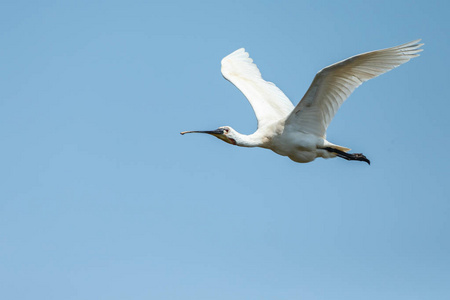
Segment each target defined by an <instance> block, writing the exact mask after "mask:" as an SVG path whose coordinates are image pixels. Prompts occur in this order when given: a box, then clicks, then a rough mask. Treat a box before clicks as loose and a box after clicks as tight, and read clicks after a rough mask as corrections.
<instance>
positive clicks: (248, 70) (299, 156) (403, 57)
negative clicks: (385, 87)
mask: <svg viewBox="0 0 450 300" xmlns="http://www.w3.org/2000/svg"><path fill="white" fill-rule="evenodd" d="M419 41H420V40H416V41H413V42H410V43H406V44H403V45H400V46H397V47H392V48H388V49H383V50H378V51H372V52H367V53H364V54H360V55H357V56H353V57H350V58H348V59H346V60H344V61H341V62H338V63H336V64H333V65H331V66H328V67H326V68H324V69H322V70H321V71H319V72H318V73H317V75H316V76H315V78H314V80H313V82H312V84H311V86H310V87H309V89H308V91H307V92H306V94H305V96H304V97H303V99H302V100H301V101H300V102H299V104H298V105H297V106H296V107H294V106H293V105H292V102H291V101H290V100H289V99H288V98H287V97H286V96H285V95H284V94H283V92H282V91H281V90H280V89H278V88H277V87H276V86H275V84H273V83H271V82H267V81H265V80H264V79H262V77H261V73H260V72H259V70H258V68H257V66H256V65H255V64H254V63H253V60H252V59H251V58H249V55H248V53H247V52H245V50H244V49H243V48H241V49H239V50H236V51H235V52H233V53H231V54H230V55H228V56H226V57H225V58H224V59H223V60H222V74H223V76H224V77H225V78H226V79H227V80H229V81H230V82H232V83H233V84H234V85H235V86H236V87H237V88H239V89H240V90H241V91H242V92H243V93H244V95H245V96H246V97H247V99H248V100H249V102H250V104H251V105H252V107H253V110H254V111H255V114H256V118H257V120H258V129H257V130H256V132H255V133H253V134H251V135H243V134H240V133H238V132H237V131H235V130H234V129H233V128H231V127H229V126H223V127H219V129H217V130H214V131H185V132H182V133H181V134H185V133H192V132H198V133H208V134H211V135H214V136H216V137H218V138H220V139H222V140H224V141H225V142H227V143H230V144H233V145H237V146H242V147H261V148H267V149H270V150H272V151H274V152H275V153H277V154H279V155H283V156H288V157H289V158H290V159H292V160H293V161H295V162H299V163H306V162H310V161H313V160H314V159H316V158H317V157H322V158H332V157H336V156H338V157H341V158H344V159H347V160H358V161H365V162H367V163H369V164H370V161H369V160H368V159H367V158H366V157H365V156H364V155H362V154H357V153H356V154H351V153H348V151H349V150H350V149H349V148H346V147H342V146H338V145H335V144H332V143H330V142H328V141H327V140H326V129H327V128H328V125H329V123H330V122H331V120H332V119H333V117H334V115H335V114H336V112H337V110H338V109H339V107H340V106H341V105H342V103H343V102H344V101H345V100H346V99H347V98H348V97H349V96H350V94H351V93H352V92H353V91H354V90H355V89H356V88H357V87H358V86H359V85H361V84H362V83H363V82H365V81H367V80H369V79H371V78H374V77H376V76H378V75H381V74H383V73H385V72H387V71H389V70H392V69H393V68H395V67H398V66H399V65H401V64H403V63H405V62H407V61H409V60H410V59H411V58H413V57H416V56H418V53H419V52H420V51H422V49H419V48H420V47H421V46H422V45H423V44H419V43H418V42H419Z"/></svg>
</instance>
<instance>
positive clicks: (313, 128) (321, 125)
mask: <svg viewBox="0 0 450 300" xmlns="http://www.w3.org/2000/svg"><path fill="white" fill-rule="evenodd" d="M419 42H420V40H415V41H412V42H409V43H406V44H403V45H400V46H396V47H392V48H387V49H383V50H377V51H372V52H367V53H363V54H360V55H356V56H353V57H350V58H348V59H346V60H343V61H340V62H338V63H335V64H333V65H331V66H328V67H326V68H324V69H322V70H321V71H319V73H317V75H316V77H315V78H314V80H313V82H312V84H311V86H310V87H309V89H308V91H307V92H306V94H305V96H303V99H302V100H301V101H300V103H299V104H298V105H297V106H296V107H295V109H294V111H293V112H292V113H291V115H290V116H289V117H288V119H287V120H286V125H287V126H295V129H296V130H299V131H302V132H307V133H312V134H315V135H317V136H321V137H325V132H326V130H327V128H328V125H329V124H330V122H331V120H332V119H333V117H334V115H335V114H336V112H337V110H338V109H339V107H340V106H341V105H342V103H344V101H345V100H346V99H347V98H348V97H349V96H350V94H351V93H352V92H353V91H354V90H355V89H356V88H357V87H358V86H360V85H361V84H362V83H363V82H365V81H367V80H369V79H371V78H374V77H377V76H378V75H381V74H383V73H386V72H387V71H390V70H392V69H394V68H396V67H398V66H400V65H401V64H404V63H405V62H407V61H409V60H410V59H411V58H413V57H416V56H419V54H418V53H419V52H421V51H422V50H423V49H419V48H420V47H421V46H422V45H423V44H419Z"/></svg>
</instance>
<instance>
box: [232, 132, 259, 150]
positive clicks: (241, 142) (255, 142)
mask: <svg viewBox="0 0 450 300" xmlns="http://www.w3.org/2000/svg"><path fill="white" fill-rule="evenodd" d="M236 145H237V146H241V147H263V146H264V137H263V136H261V135H260V134H258V132H255V133H254V134H250V135H245V134H240V133H238V134H237V136H236Z"/></svg>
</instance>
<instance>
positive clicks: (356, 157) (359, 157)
mask: <svg viewBox="0 0 450 300" xmlns="http://www.w3.org/2000/svg"><path fill="white" fill-rule="evenodd" d="M323 149H324V150H327V151H328V152H332V153H336V156H338V157H340V158H343V159H346V160H359V161H365V162H366V163H368V164H369V165H370V160H368V159H367V157H365V156H364V155H363V154H362V153H347V152H344V151H341V150H338V149H335V148H331V147H326V148H323Z"/></svg>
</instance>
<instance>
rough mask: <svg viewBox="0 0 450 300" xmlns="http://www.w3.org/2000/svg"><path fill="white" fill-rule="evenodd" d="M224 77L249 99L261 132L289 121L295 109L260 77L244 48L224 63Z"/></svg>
mask: <svg viewBox="0 0 450 300" xmlns="http://www.w3.org/2000/svg"><path fill="white" fill-rule="evenodd" d="M222 75H223V77H225V79H227V80H228V81H230V82H231V83H232V84H234V85H235V86H236V87H237V88H238V89H239V90H240V91H241V92H242V93H243V94H244V95H245V97H247V99H248V101H249V102H250V104H251V106H252V108H253V110H254V112H255V115H256V118H257V120H258V128H260V127H262V126H264V125H266V124H269V123H271V122H273V121H277V120H280V119H282V118H286V117H287V116H288V115H289V114H290V113H291V112H292V110H293V109H294V105H293V104H292V102H291V101H290V100H289V99H288V98H287V97H286V95H285V94H284V93H283V92H282V91H281V90H280V89H279V88H278V87H277V86H276V85H275V84H273V83H272V82H267V81H265V80H264V79H263V78H262V77H261V72H260V71H259V69H258V67H257V66H256V65H255V64H254V63H253V60H252V59H251V58H250V57H249V54H248V53H247V52H245V49H244V48H241V49H238V50H236V51H235V52H233V53H231V54H229V55H228V56H226V57H225V58H224V59H223V60H222Z"/></svg>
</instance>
